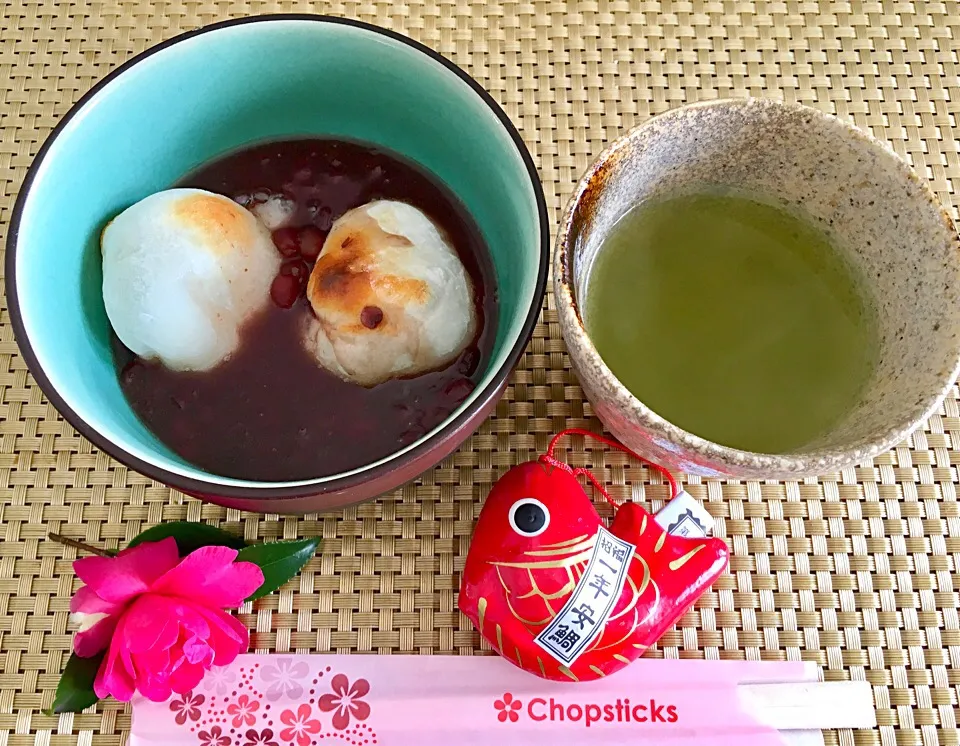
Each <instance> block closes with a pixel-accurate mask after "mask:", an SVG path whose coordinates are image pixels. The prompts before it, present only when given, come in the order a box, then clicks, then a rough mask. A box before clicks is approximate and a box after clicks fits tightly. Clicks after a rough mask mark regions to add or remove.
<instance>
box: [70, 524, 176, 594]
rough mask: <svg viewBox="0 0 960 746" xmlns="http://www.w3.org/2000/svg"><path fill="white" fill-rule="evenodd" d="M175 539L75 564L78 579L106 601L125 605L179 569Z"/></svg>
mask: <svg viewBox="0 0 960 746" xmlns="http://www.w3.org/2000/svg"><path fill="white" fill-rule="evenodd" d="M178 562H179V555H178V554H177V542H176V541H174V539H172V538H169V537H168V538H166V539H163V540H162V541H156V542H144V543H143V544H139V545H138V546H135V547H133V548H131V549H124V550H123V551H122V552H120V553H119V554H118V555H117V556H116V557H84V558H82V559H78V560H77V561H76V562H74V563H73V569H74V571H75V572H76V573H77V576H78V577H79V578H80V579H81V580H82V581H83V582H84V583H85V584H86V585H87V587H89V588H90V589H91V590H92V591H93V592H94V593H96V595H98V596H99V597H100V598H102V599H103V600H104V601H110V602H114V603H123V602H126V601H129V600H130V599H131V598H133V597H134V596H137V595H139V594H141V593H144V592H146V591H147V590H149V588H150V586H151V585H152V584H153V582H154V581H155V580H156V579H157V578H159V577H161V576H162V575H163V574H164V573H166V572H167V571H168V570H170V569H172V568H174V567H176V566H177V563H178Z"/></svg>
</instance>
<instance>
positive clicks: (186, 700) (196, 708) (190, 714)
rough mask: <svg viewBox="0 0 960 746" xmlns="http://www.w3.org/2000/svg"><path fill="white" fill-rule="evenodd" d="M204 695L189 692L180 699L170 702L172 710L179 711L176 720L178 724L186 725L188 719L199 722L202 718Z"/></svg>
mask: <svg viewBox="0 0 960 746" xmlns="http://www.w3.org/2000/svg"><path fill="white" fill-rule="evenodd" d="M204 699H205V698H204V696H203V695H202V694H198V695H196V696H194V694H193V692H187V693H186V694H184V695H182V696H181V697H180V699H175V700H173V701H172V702H171V703H170V710H171V711H172V712H175V713H177V716H176V717H175V718H174V720H176V721H177V725H184V724H185V723H186V722H187V720H192V721H193V722H197V721H198V720H199V719H200V705H202V704H203V702H204Z"/></svg>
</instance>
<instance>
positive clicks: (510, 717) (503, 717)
mask: <svg viewBox="0 0 960 746" xmlns="http://www.w3.org/2000/svg"><path fill="white" fill-rule="evenodd" d="M493 707H494V709H496V710H497V720H499V721H500V722H501V723H506V722H507V721H509V722H511V723H515V722H517V721H518V720H519V719H520V712H519V710H520V708H521V707H523V703H522V702H521V701H520V700H519V699H514V698H513V695H512V694H510V692H507V693H506V694H504V695H503V699H498V700H497V701H496V702H494V703H493Z"/></svg>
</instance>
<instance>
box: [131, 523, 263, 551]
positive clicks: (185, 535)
mask: <svg viewBox="0 0 960 746" xmlns="http://www.w3.org/2000/svg"><path fill="white" fill-rule="evenodd" d="M169 536H172V537H173V538H174V539H176V542H177V550H178V551H179V552H180V556H181V557H184V556H186V555H188V554H190V552H192V551H194V550H195V549H199V548H200V547H209V546H224V547H232V548H233V549H243V548H244V547H245V546H247V542H245V541H244V540H243V539H241V538H240V537H239V536H237V535H236V534H231V533H230V532H229V531H224V530H223V529H222V528H217V527H216V526H210V525H208V524H206V523H193V522H191V521H176V522H174V523H161V524H159V525H156V526H154V527H153V528H148V529H147V530H146V531H144V532H143V533H142V534H140V535H139V536H137V537H135V538H134V539H133V540H132V541H131V542H130V544H128V547H135V546H137V544H142V543H143V542H145V541H160V540H161V539H166V538H167V537H169Z"/></svg>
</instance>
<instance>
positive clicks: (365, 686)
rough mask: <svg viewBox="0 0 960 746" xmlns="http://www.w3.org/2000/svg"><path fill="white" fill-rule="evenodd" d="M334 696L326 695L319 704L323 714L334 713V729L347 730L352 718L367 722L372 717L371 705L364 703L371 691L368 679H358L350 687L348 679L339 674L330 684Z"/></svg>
mask: <svg viewBox="0 0 960 746" xmlns="http://www.w3.org/2000/svg"><path fill="white" fill-rule="evenodd" d="M330 686H331V688H332V689H333V694H324V695H323V696H322V697H320V701H319V702H318V703H317V704H318V706H319V707H320V709H321V710H322V711H323V712H332V713H334V715H333V727H334V728H336V729H337V730H345V729H346V728H347V726H349V725H350V718H351V717H353V718H354V719H355V720H366V719H367V718H368V717H370V705H368V704H367V703H366V702H364V701H363V697H365V696H366V695H367V694H368V693H369V691H370V684H369V683H368V682H367V680H366V679H357V680H356V681H354V682H353V685H352V686H351V685H350V682H349V681H348V680H347V677H346V676H344V675H343V674H337V675H336V676H334V677H333V681H332V682H330Z"/></svg>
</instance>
